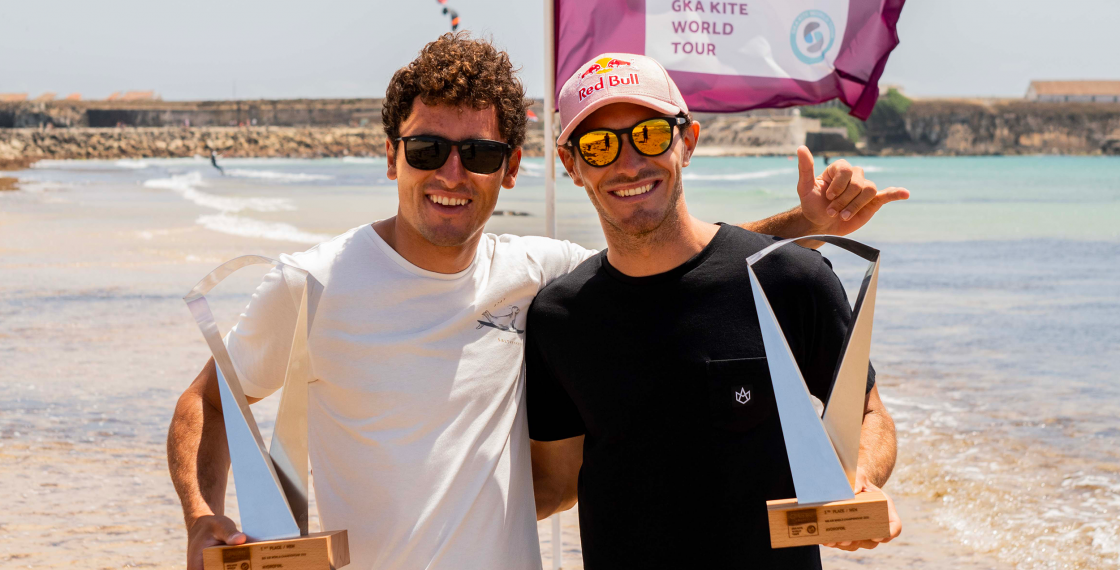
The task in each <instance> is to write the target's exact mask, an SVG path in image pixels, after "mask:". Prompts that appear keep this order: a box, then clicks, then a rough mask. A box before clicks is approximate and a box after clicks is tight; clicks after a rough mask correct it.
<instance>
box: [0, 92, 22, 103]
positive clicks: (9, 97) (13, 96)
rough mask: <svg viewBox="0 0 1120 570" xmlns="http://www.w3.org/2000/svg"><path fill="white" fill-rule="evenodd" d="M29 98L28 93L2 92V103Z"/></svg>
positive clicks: (16, 101)
mask: <svg viewBox="0 0 1120 570" xmlns="http://www.w3.org/2000/svg"><path fill="white" fill-rule="evenodd" d="M26 100H27V93H0V103H18V102H20V101H26Z"/></svg>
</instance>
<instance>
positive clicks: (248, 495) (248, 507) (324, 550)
mask: <svg viewBox="0 0 1120 570" xmlns="http://www.w3.org/2000/svg"><path fill="white" fill-rule="evenodd" d="M260 264H267V265H273V266H275V267H277V268H278V269H279V270H280V275H281V277H282V278H283V279H284V280H285V282H286V284H287V286H288V290H289V291H290V292H291V293H292V302H293V303H294V304H295V305H296V306H297V307H298V309H297V310H298V313H297V314H298V316H297V318H296V327H295V330H294V332H293V335H292V349H291V352H290V354H289V357H288V366H287V372H286V373H285V377H284V389H283V392H282V394H281V397H280V409H279V411H278V412H277V415H276V426H275V429H274V430H273V433H272V444H271V445H270V446H269V447H268V449H267V451H266V450H265V446H264V440H263V439H262V438H261V434H260V430H259V429H258V428H257V422H256V421H255V420H254V419H253V414H252V412H250V411H249V403H248V401H247V400H246V399H245V393H244V391H243V390H242V388H241V381H240V380H239V379H238V377H237V370H236V369H235V368H234V366H233V361H232V360H231V359H230V356H229V352H228V351H227V350H226V346H225V343H224V342H222V337H221V335H220V334H218V325H217V323H215V321H214V315H213V313H212V312H211V311H210V306H209V304H208V303H207V302H206V294H207V293H209V292H210V290H211V289H213V288H214V287H215V286H216V285H217V284H218V283H221V282H222V280H224V279H225V278H226V277H229V275H230V274H232V273H233V272H235V271H237V270H238V269H241V268H243V267H248V266H250V265H260ZM307 280H308V275H307V272H306V271H303V270H301V269H298V268H295V267H292V266H289V265H284V264H283V263H280V262H279V261H276V260H273V259H269V258H267V257H262V256H257V255H247V256H243V257H238V258H235V259H232V260H230V261H227V262H226V263H224V264H222V265H220V266H219V267H218V268H217V269H215V270H214V271H212V272H211V273H210V274H209V275H207V276H206V277H204V278H203V279H202V280H201V281H199V282H198V284H197V285H195V286H194V288H193V289H191V291H190V293H188V294H187V296H186V297H184V298H183V300H184V301H186V303H187V307H189V308H190V311H191V314H192V315H193V316H194V318H195V321H197V322H198V327H199V329H200V330H201V331H202V336H203V337H204V338H205V339H206V344H207V345H209V347H210V351H211V352H212V353H213V355H214V362H215V364H216V365H217V366H216V368H217V374H218V384H219V387H220V390H221V396H222V414H223V416H224V417H225V428H226V440H227V442H228V443H229V456H230V462H231V463H232V465H233V478H234V484H235V487H236V490H237V504H238V507H239V509H240V512H241V531H242V532H243V533H245V535H246V536H247V537H249V540H248V542H246V543H245V544H241V545H237V546H215V547H211V548H207V549H205V550H204V551H203V566H204V568H205V570H263V569H265V568H268V569H272V570H333V569H336V568H341V567H342V566H345V565H346V564H348V563H349V562H350V554H349V547H348V544H347V535H346V531H345V530H338V531H330V532H319V533H315V534H309V533H308V531H307V500H308V494H307V480H308V469H307V440H308V432H307V386H308V383H309V382H310V374H311V367H310V357H309V356H308V353H307V327H308V323H307Z"/></svg>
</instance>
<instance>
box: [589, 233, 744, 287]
mask: <svg viewBox="0 0 1120 570" xmlns="http://www.w3.org/2000/svg"><path fill="white" fill-rule="evenodd" d="M730 228H731V226H729V225H727V224H724V223H723V222H720V223H719V230H717V231H716V235H714V236H712V240H711V241H709V242H708V245H706V246H704V249H702V250H700V252H699V253H697V254H696V255H694V256H692V257H690V258H689V259H688V261H686V262H684V263H682V264H680V265H678V266H676V267H674V268H672V269H670V270H668V271H665V272H663V273H657V274H654V275H644V276H642V277H634V276H632V275H627V274H625V273H623V272H621V271H619V270H618V269H616V268H615V267H614V266H613V265H611V262H610V261H608V260H607V251H606V250H603V252H602V253H601V254H600V259H602V263H603V270H604V271H606V272H607V275H610V276H611V277H613V278H614V279H616V280H618V281H621V282H623V283H626V284H629V285H652V284H655V283H662V282H664V281H666V280H670V279H676V278H678V277H680V276H682V275H684V274H685V273H688V272H689V271H692V270H693V269H696V268H697V267H699V266H700V264H702V263H704V261H705V260H707V259H708V258H709V257H711V256H712V254H713V253H715V251H716V250H717V249H719V246H720V244H722V243H723V242H724V241H725V240H726V239H727V235H728V234H729V233H730V231H731V230H730Z"/></svg>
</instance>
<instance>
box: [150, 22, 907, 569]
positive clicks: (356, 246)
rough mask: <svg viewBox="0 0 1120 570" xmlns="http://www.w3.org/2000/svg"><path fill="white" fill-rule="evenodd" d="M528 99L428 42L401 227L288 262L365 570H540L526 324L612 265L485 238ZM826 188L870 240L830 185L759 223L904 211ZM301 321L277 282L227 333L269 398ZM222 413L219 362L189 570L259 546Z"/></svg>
mask: <svg viewBox="0 0 1120 570" xmlns="http://www.w3.org/2000/svg"><path fill="white" fill-rule="evenodd" d="M526 103H527V102H526V100H525V93H524V89H523V87H522V85H521V82H520V80H518V79H517V77H516V75H515V73H514V71H513V66H512V64H511V63H510V61H509V57H508V56H507V55H506V54H505V53H504V52H501V51H499V50H497V49H495V48H494V47H493V46H492V45H491V44H490V43H488V42H485V41H477V40H473V39H470V38H469V37H468V36H466V34H463V33H460V34H455V35H452V34H447V35H445V36H443V37H441V38H440V39H439V40H437V41H434V42H432V43H430V44H428V45H427V46H425V47H424V49H423V50H422V51H421V53H420V55H419V56H418V57H417V58H416V59H415V60H414V61H412V62H411V63H410V64H409V65H408V66H406V67H404V68H402V69H401V70H399V71H398V72H397V73H396V74H395V75H394V76H393V78H392V80H391V81H390V83H389V86H388V89H387V90H386V97H385V102H384V107H383V112H382V122H383V123H384V127H385V132H386V135H387V139H388V140H387V141H386V152H387V154H388V171H387V175H388V177H389V179H391V180H395V181H396V182H397V189H398V197H399V202H400V204H399V207H398V211H397V215H396V216H394V217H391V218H388V219H385V220H380V221H376V222H373V223H372V224H363V225H361V226H359V227H356V228H354V229H352V230H350V231H348V232H346V233H344V234H342V235H340V236H338V237H336V238H334V239H332V240H329V241H327V242H324V243H322V244H319V245H318V246H316V247H314V248H311V249H310V250H308V251H305V252H301V253H296V254H293V255H285V256H282V257H281V260H282V261H283V262H284V263H286V264H289V265H292V266H295V267H298V268H300V269H303V270H305V271H307V272H308V274H309V282H308V297H307V298H308V305H307V322H308V325H309V331H308V343H307V344H308V350H309V357H310V358H309V361H310V367H311V369H312V375H313V377H314V379H313V381H312V383H311V385H310V386H309V388H308V408H309V409H308V426H309V429H310V433H309V440H308V441H309V444H308V449H309V455H310V461H311V466H312V468H313V469H314V474H315V477H314V493H315V497H316V502H317V505H318V510H319V517H320V521H321V523H322V527H323V528H325V529H331V530H340V529H345V530H347V531H348V533H349V541H350V560H351V567H353V568H361V569H363V570H366V569H371V568H373V569H389V568H393V569H397V568H399V569H406V570H412V569H416V568H427V569H431V570H438V569H454V570H464V569H473V568H477V569H480V570H482V569H485V570H491V569H498V568H510V569H518V570H520V569H524V568H540V551H539V545H538V543H537V540H538V539H537V533H536V525H535V508H534V501H533V482H532V471H531V467H530V459H529V441H528V433H527V428H526V422H525V415H524V406H522V405H521V404H522V401H523V398H524V384H523V382H522V380H521V378H522V376H521V370H522V364H523V361H524V360H523V359H524V346H523V343H524V332H525V326H526V325H525V313H526V309H527V308H528V306H529V303H530V302H531V301H532V299H533V297H534V296H535V295H536V294H537V292H538V291H539V290H540V288H541V287H543V286H544V285H545V284H547V283H548V282H549V281H551V280H553V279H555V278H556V277H558V276H560V275H563V274H565V273H567V272H569V271H571V270H573V269H575V267H576V266H578V265H579V264H580V263H581V262H583V261H584V260H585V259H588V258H589V257H591V256H593V255H594V253H595V252H593V251H589V250H586V249H584V248H582V247H579V246H578V245H575V244H571V243H569V242H566V241H557V240H551V239H546V238H541V237H521V236H510V235H503V236H497V235H493V234H488V233H485V232H484V231H483V228H484V226H485V224H486V222H487V220H488V219H489V218H490V215H491V213H492V212H493V210H494V206H495V203H496V202H497V199H498V193H499V191H500V189H501V188H512V187H513V185H514V183H515V181H516V178H517V173H518V166H519V164H520V160H521V152H522V150H521V144H522V142H523V140H524V137H525V121H526V119H525V117H526V109H527V104H526ZM807 176H808V177H809V179H810V182H809V183H811V179H812V173H811V172H809V173H808V174H807ZM826 176H830V177H831V179H832V180H833V182H835V183H836V184H837V186H838V188H841V189H843V188H848V189H849V190H853V191H854V193H855V195H858V196H859V197H858V198H853V197H852V196H849V197H848V198H847V201H845V203H846V204H847V203H850V205H849V206H848V207H849V208H852V211H859V212H860V214H857V217H856V218H853V222H852V223H851V225H849V226H845V225H844V223H843V222H841V221H840V219H839V218H835V217H829V216H827V215H826V214H825V210H826V207H827V206H828V204H829V202H828V200H827V199H826V198H825V197H824V196H823V190H821V191H814V192H808V193H802V195H801V200H802V203H803V207H804V208H805V212H804V214H803V213H802V210H801V209H797V210H793V211H791V212H787V213H785V214H782V215H780V216H777V217H775V218H771V219H768V220H765V221H764V222H761V223H760V224H761V225H759V226H758V227H765V228H769V229H768V230H767V231H770V232H771V233H781V234H783V235H789V236H791V237H792V236H796V235H805V232H813V231H819V230H818V226H824V228H823V229H825V230H829V231H834V232H836V231H851V230H853V229H855V228H856V227H858V226H859V225H862V224H863V223H864V222H866V219H867V218H869V217H870V216H871V215H872V214H873V213H874V211H875V210H876V209H878V207H879V206H880V205H882V204H883V203H885V202H887V201H890V199H892V197H891V196H890V195H889V194H884V193H876V191H875V189H874V186H873V185H871V184H870V182H868V181H866V180H865V179H863V178H862V176H860V175H859V173H858V172H853V171H852V169H851V168H850V167H848V168H847V170H844V169H836V170H834V171H832V172H830V173H826ZM865 191H866V192H870V194H871V196H872V197H873V198H874V200H870V201H869V200H865V199H864V197H865V196H864V192H865ZM860 216H863V217H860ZM296 314H297V313H296V307H295V305H294V304H293V302H292V294H291V293H290V291H289V290H288V288H287V285H286V283H285V281H284V279H283V278H282V276H281V275H280V273H279V272H277V271H273V272H272V273H270V274H269V275H268V276H266V277H265V279H264V281H263V282H262V284H261V286H260V287H259V288H258V289H257V292H256V294H255V295H254V296H253V300H252V302H251V303H250V304H249V306H248V308H247V309H246V310H245V312H244V314H243V315H242V316H241V318H240V319H239V320H238V322H237V325H236V326H235V327H234V329H233V330H232V331H231V332H230V334H229V336H228V337H227V339H226V345H227V347H228V349H229V353H230V356H231V359H232V360H233V363H234V366H235V367H236V369H237V375H238V377H239V378H240V379H241V383H242V386H243V388H244V391H245V394H246V395H247V396H248V399H249V401H250V402H255V401H257V400H259V399H261V398H264V397H266V396H268V395H269V394H271V393H274V392H275V391H276V390H278V389H279V388H280V387H281V384H282V383H283V378H284V363H286V362H287V361H288V352H289V351H290V350H291V346H292V342H291V340H292V331H293V329H294V327H295V322H296ZM221 409H222V408H221V400H220V397H219V394H218V380H217V375H216V372H215V369H214V364H213V360H210V361H209V362H208V363H207V364H206V365H205V366H204V367H203V370H202V372H201V373H200V374H199V375H198V377H197V378H196V379H195V381H194V383H193V384H192V385H191V386H190V387H189V388H188V389H187V390H186V391H185V392H184V393H183V395H182V397H181V398H180V399H179V402H178V405H177V407H176V411H175V417H174V418H173V420H172V424H171V428H170V433H169V434H168V464H169V467H170V470H171V476H172V480H173V482H174V483H175V488H176V490H177V491H178V493H179V497H180V500H181V502H182V504H183V511H184V515H185V519H186V526H187V529H188V545H187V559H188V560H187V561H188V569H189V570H194V569H195V568H201V557H202V556H201V554H202V549H204V548H205V547H207V546H212V545H217V544H241V543H243V542H244V541H245V540H246V539H247V537H246V536H245V535H244V534H242V533H240V532H238V530H237V528H236V525H235V524H234V522H233V521H232V520H230V519H229V518H227V517H225V516H224V513H223V507H224V505H223V502H224V498H225V491H226V478H227V473H228V471H229V452H228V449H227V445H226V441H225V437H224V426H223V418H222V412H221ZM250 538H251V537H250Z"/></svg>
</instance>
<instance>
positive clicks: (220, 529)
mask: <svg viewBox="0 0 1120 570" xmlns="http://www.w3.org/2000/svg"><path fill="white" fill-rule="evenodd" d="M213 532H214V538H216V539H218V540H220V541H222V542H224V543H226V544H243V543H244V542H245V540H246V539H247V538H248V537H246V536H245V533H243V532H240V531H238V530H237V525H236V524H234V523H233V521H232V520H230V519H229V518H227V517H220V518H219V519H218V520H216V521H215V524H214V530H213Z"/></svg>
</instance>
